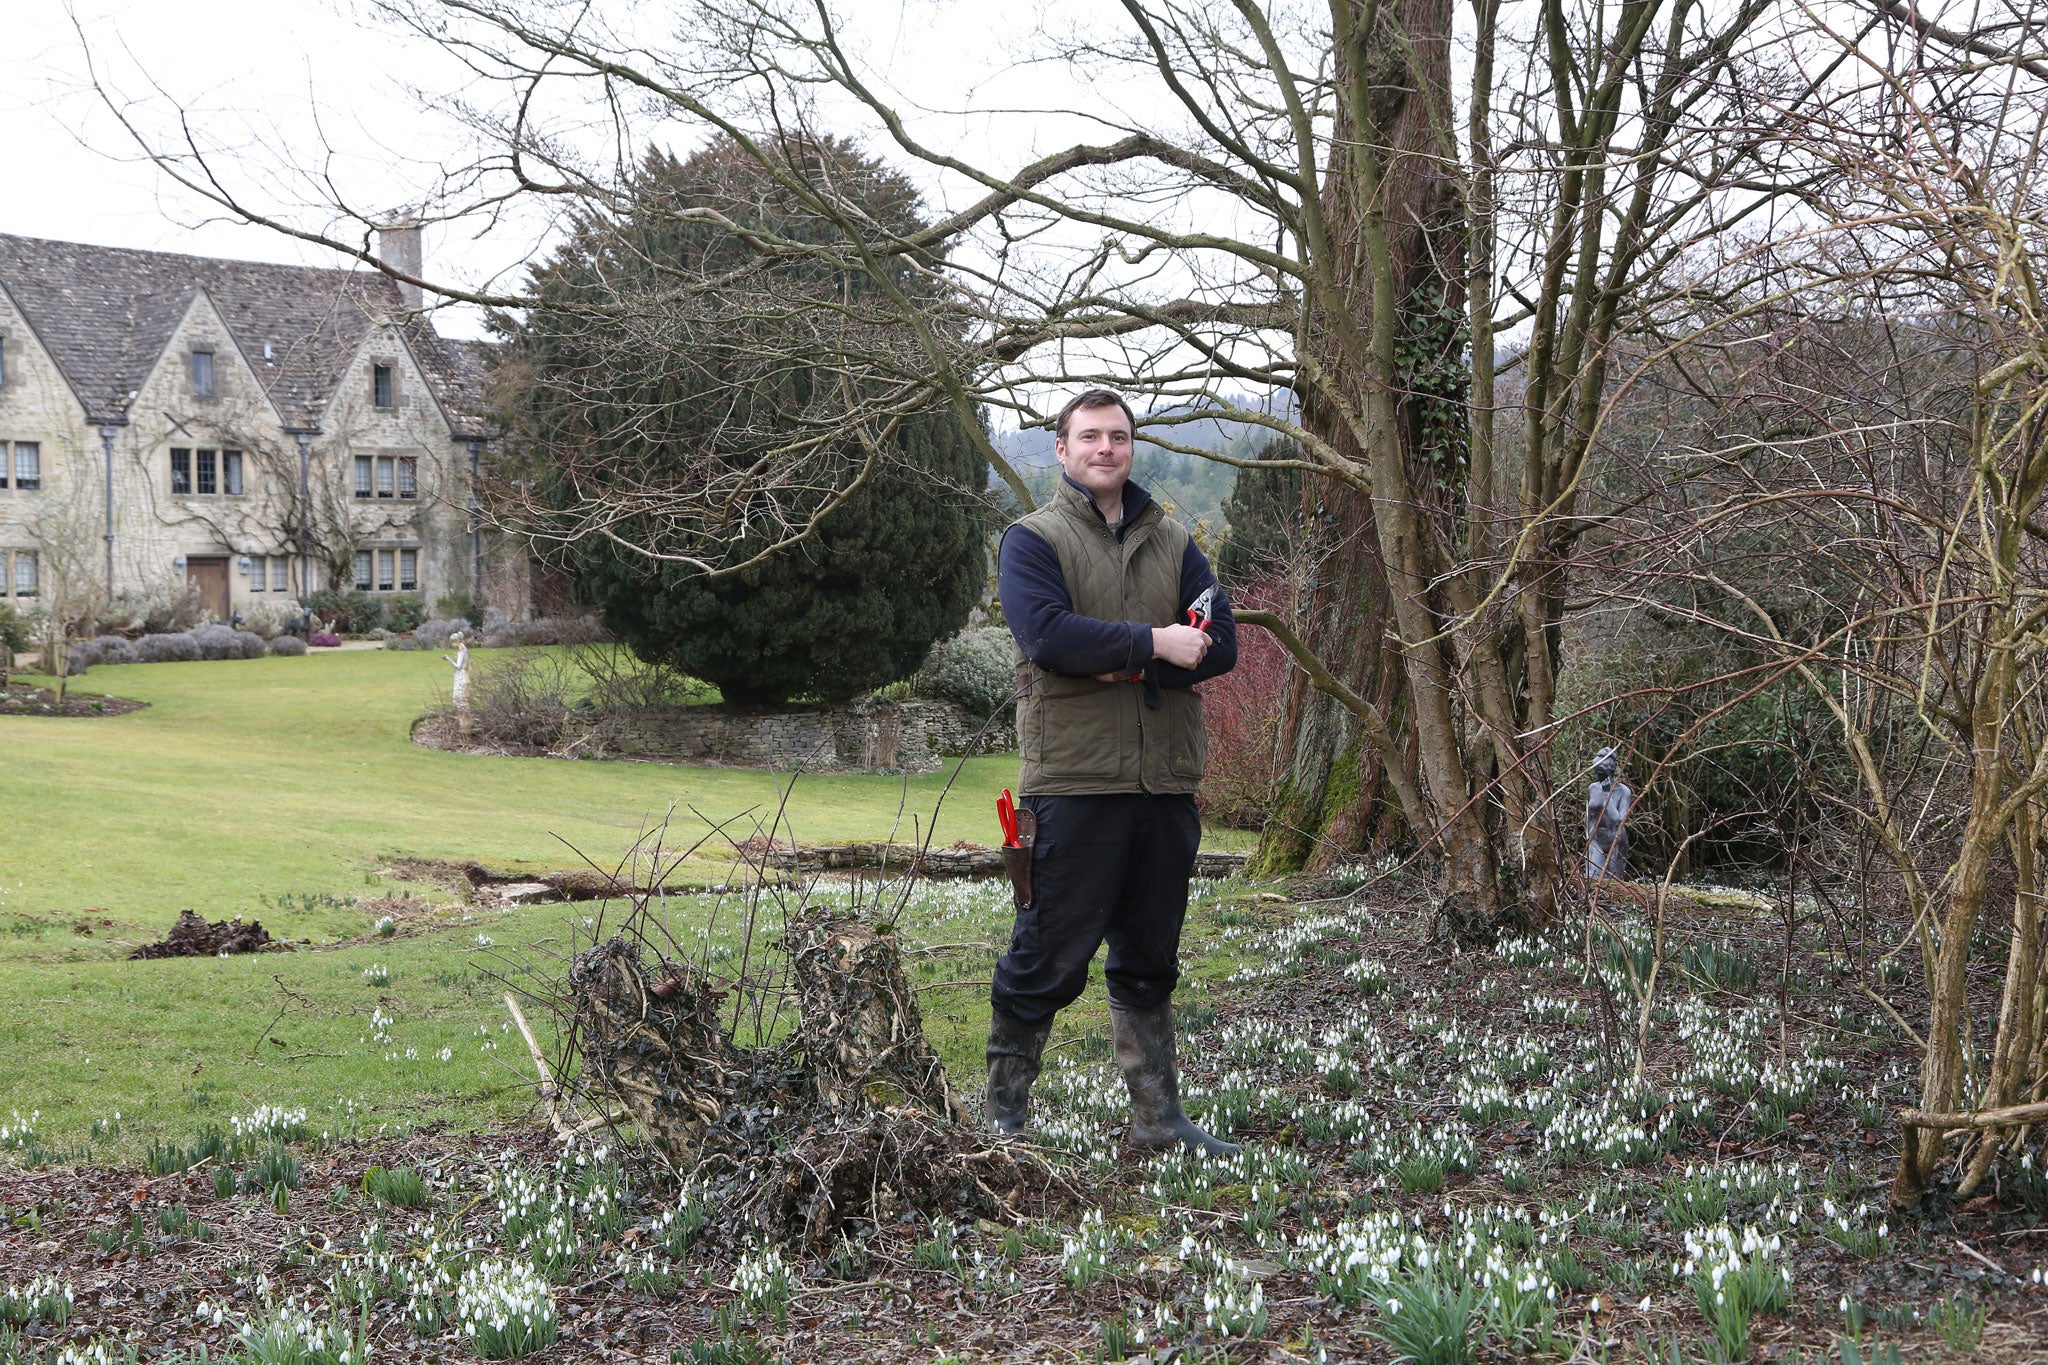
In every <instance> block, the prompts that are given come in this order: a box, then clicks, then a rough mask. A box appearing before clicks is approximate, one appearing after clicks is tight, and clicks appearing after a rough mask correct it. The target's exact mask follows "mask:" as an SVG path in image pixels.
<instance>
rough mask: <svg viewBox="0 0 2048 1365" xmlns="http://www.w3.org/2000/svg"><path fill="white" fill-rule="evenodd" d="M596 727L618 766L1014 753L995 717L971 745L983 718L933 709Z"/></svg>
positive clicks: (875, 768)
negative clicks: (637, 761) (627, 762)
mask: <svg viewBox="0 0 2048 1365" xmlns="http://www.w3.org/2000/svg"><path fill="white" fill-rule="evenodd" d="M596 724H599V725H601V726H602V727H603V730H604V743H605V747H606V749H607V751H608V752H609V753H611V754H613V755H615V756H617V757H621V758H651V759H659V760H662V761H665V762H670V763H716V764H723V765H726V766H729V767H735V768H784V769H788V768H797V767H801V768H802V769H803V770H804V771H805V772H841V773H883V772H913V773H915V772H930V771H931V770H933V769H935V768H939V767H942V766H943V765H944V764H945V761H946V760H947V759H949V758H957V757H959V756H960V755H962V754H964V753H967V752H969V749H970V746H971V747H972V751H973V752H974V753H976V754H999V753H1004V752H1006V751H1008V750H1012V749H1015V748H1016V747H1017V729H1016V724H1015V722H1014V721H1006V720H1003V719H1001V718H999V719H997V721H996V722H995V723H994V724H993V725H991V726H989V728H988V731H987V733H986V734H984V735H983V736H982V737H981V740H980V742H979V743H976V742H975V731H976V730H978V729H980V727H981V717H979V716H975V717H969V716H968V715H967V713H966V712H965V711H963V710H961V709H960V708H959V707H957V706H953V705H950V704H949V703H946V702H939V701H868V702H855V703H853V704H852V705H848V706H837V707H790V708H788V709H785V710H780V711H759V712H749V711H736V710H728V709H727V708H725V707H723V706H689V707H683V708H681V709H663V710H658V711H637V712H627V713H624V714H613V715H609V716H606V717H605V718H604V719H603V720H602V721H599V722H596Z"/></svg>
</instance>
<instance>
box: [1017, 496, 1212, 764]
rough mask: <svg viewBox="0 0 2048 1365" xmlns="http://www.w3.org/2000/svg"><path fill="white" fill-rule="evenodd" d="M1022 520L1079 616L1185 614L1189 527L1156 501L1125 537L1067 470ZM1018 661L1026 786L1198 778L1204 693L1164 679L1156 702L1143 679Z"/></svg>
mask: <svg viewBox="0 0 2048 1365" xmlns="http://www.w3.org/2000/svg"><path fill="white" fill-rule="evenodd" d="M1016 524H1017V525H1019V526H1025V527H1029V528H1030V529H1031V530H1033V531H1035V532H1037V533H1038V534H1039V535H1040V536H1041V537H1043V538H1044V540H1045V542H1046V543H1047V544H1048V545H1050V546H1051V547H1052V549H1053V553H1054V554H1056V555H1057V556H1058V557H1059V562H1060V574H1061V576H1062V577H1063V578H1064V579H1065V580H1066V585H1067V592H1068V594H1069V595H1070V596H1071V597H1072V599H1073V604H1074V610H1075V611H1076V612H1078V613H1080V614H1081V615H1083V616H1091V617H1094V618H1095V619H1097V620H1099V621H1138V622H1142V623H1144V624H1145V625H1148V626H1155V627H1156V626H1170V625H1173V624H1174V623H1176V622H1178V621H1180V620H1181V619H1182V603H1181V601H1180V570H1181V559H1182V557H1183V556H1184V555H1185V554H1186V552H1187V545H1188V532H1187V528H1186V527H1184V526H1182V525H1181V524H1180V523H1179V522H1177V521H1175V520H1174V519H1173V518H1171V517H1169V516H1167V515H1166V513H1165V511H1164V510H1163V509H1162V508H1161V507H1160V506H1159V504H1158V503H1156V502H1155V503H1149V504H1147V506H1146V508H1145V510H1144V511H1143V512H1141V513H1139V515H1138V520H1137V523H1136V524H1135V525H1133V526H1131V527H1130V528H1129V529H1127V530H1126V531H1125V532H1124V538H1123V542H1122V543H1121V544H1119V543H1118V542H1117V538H1116V532H1115V531H1113V530H1112V529H1111V528H1110V527H1109V526H1108V525H1107V524H1106V523H1105V522H1104V521H1103V519H1102V516H1101V514H1100V513H1098V512H1097V511H1096V510H1095V508H1094V505H1093V504H1092V503H1090V502H1089V500H1088V498H1087V495H1085V494H1084V493H1082V492H1081V491H1080V490H1079V489H1078V488H1076V487H1074V486H1073V485H1072V484H1070V483H1068V482H1066V481H1065V480H1061V481H1060V484H1059V486H1058V490H1057V491H1056V492H1055V494H1054V496H1053V498H1052V500H1051V501H1050V502H1049V503H1047V504H1046V505H1045V506H1043V507H1041V508H1039V509H1038V510H1037V511H1035V512H1031V513H1029V514H1028V515H1026V516H1022V517H1019V518H1018V519H1017V522H1016ZM1014 659H1015V663H1016V670H1017V678H1018V683H1019V685H1020V687H1022V688H1023V689H1024V690H1023V695H1022V696H1021V697H1020V698H1019V699H1018V702H1017V738H1018V742H1019V747H1020V748H1021V749H1022V750H1023V758H1024V771H1023V774H1022V776H1021V778H1020V779H1019V783H1018V792H1019V794H1020V795H1024V796H1084V795H1091V794H1098V793H1111V792H1144V793H1149V794H1152V795H1166V794H1170V793H1191V792H1193V791H1194V790H1195V789H1196V788H1197V787H1198V786H1200V785H1201V782H1202V767H1203V764H1204V762H1205V761H1206V760H1207V757H1208V736H1207V734H1206V733H1205V732H1204V730H1203V727H1202V698H1201V694H1200V693H1198V692H1196V691H1195V690H1194V689H1193V688H1189V687H1175V688H1165V689H1161V691H1160V705H1159V707H1158V709H1156V710H1154V709H1153V708H1151V707H1148V706H1147V705H1146V704H1145V694H1146V691H1147V689H1146V688H1145V687H1144V686H1143V685H1140V684H1135V683H1125V682H1113V683H1110V682H1098V681H1096V680H1095V679H1093V678H1075V677H1069V676H1067V675H1065V674H1060V673H1050V672H1047V671H1046V670H1045V669H1043V668H1040V667H1039V666H1038V665H1036V664H1034V663H1032V662H1031V661H1030V660H1029V659H1027V658H1025V657H1024V653H1023V651H1022V650H1021V649H1019V650H1015V651H1014Z"/></svg>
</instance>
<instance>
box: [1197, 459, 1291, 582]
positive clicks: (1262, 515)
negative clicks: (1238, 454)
mask: <svg viewBox="0 0 2048 1365" xmlns="http://www.w3.org/2000/svg"><path fill="white" fill-rule="evenodd" d="M1254 458H1256V459H1261V460H1297V459H1300V458H1301V452H1300V447H1299V446H1297V445H1296V444H1295V443H1294V442H1293V441H1289V440H1284V439H1282V440H1274V441H1268V442H1267V443H1266V444H1265V445H1263V446H1261V447H1260V448H1259V450H1258V451H1257V453H1256V455H1255V456H1254ZM1223 516H1224V520H1225V521H1226V522H1228V523H1229V528H1230V529H1229V531H1228V532H1227V533H1226V534H1225V536H1224V539H1223V546H1222V548H1221V549H1220V550H1219V551H1218V552H1217V555H1216V576H1217V577H1218V578H1220V579H1222V580H1223V582H1224V584H1225V585H1226V586H1228V587H1233V588H1242V587H1244V586H1246V585H1247V584H1251V583H1256V582H1258V581H1259V580H1260V579H1264V578H1271V577H1273V576H1274V572H1275V570H1276V569H1277V568H1278V567H1279V566H1280V565H1281V564H1282V563H1284V562H1285V561H1286V559H1287V557H1288V555H1289V554H1290V553H1291V552H1292V550H1293V549H1294V547H1295V545H1296V544H1297V543H1299V541H1300V538H1301V521H1302V512H1301V471H1300V470H1298V469H1240V470H1238V471H1237V482H1236V483H1235V484H1233V485H1232V486H1231V489H1230V496H1229V497H1228V498H1226V499H1224V502H1223Z"/></svg>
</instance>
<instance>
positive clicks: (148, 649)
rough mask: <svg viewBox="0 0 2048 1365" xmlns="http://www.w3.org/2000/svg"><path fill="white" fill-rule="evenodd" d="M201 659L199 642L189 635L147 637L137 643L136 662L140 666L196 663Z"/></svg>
mask: <svg viewBox="0 0 2048 1365" xmlns="http://www.w3.org/2000/svg"><path fill="white" fill-rule="evenodd" d="M201 657H203V656H202V655H201V654H200V652H199V642H198V641H197V640H194V639H193V638H192V637H191V636H190V635H187V634H182V633H181V634H177V635H145V636H143V637H142V638H141V639H140V640H137V641H136V642H135V662H136V663H139V664H185V663H194V662H197V661H198V660H199V659H200V658H201Z"/></svg>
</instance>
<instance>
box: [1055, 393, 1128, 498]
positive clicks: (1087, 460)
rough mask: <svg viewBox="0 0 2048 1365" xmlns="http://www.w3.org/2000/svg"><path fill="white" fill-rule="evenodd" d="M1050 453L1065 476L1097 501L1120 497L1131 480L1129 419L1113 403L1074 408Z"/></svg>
mask: <svg viewBox="0 0 2048 1365" xmlns="http://www.w3.org/2000/svg"><path fill="white" fill-rule="evenodd" d="M1053 450H1054V452H1055V453H1057V454H1058V455H1059V457H1060V468H1061V469H1064V470H1066V471H1067V477H1068V478H1070V479H1072V480H1073V481H1074V482H1075V483H1078V484H1080V485H1081V487H1083V488H1085V489H1087V490H1088V491H1089V492H1090V493H1093V494H1094V495H1095V496H1096V498H1097V499H1098V500H1100V499H1102V498H1105V497H1116V496H1120V495H1121V493H1122V491H1123V486H1124V480H1126V479H1128V478H1130V477H1131V419H1130V418H1128V417H1126V416H1124V410H1123V409H1122V408H1120V407H1117V406H1116V405H1115V404H1111V405H1110V406H1108V407H1105V408H1080V409H1077V410H1076V411H1075V412H1074V413H1073V415H1072V416H1070V417H1069V418H1068V419H1067V434H1066V435H1065V436H1064V437H1062V438H1060V439H1059V440H1057V441H1055V442H1054V443H1053Z"/></svg>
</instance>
